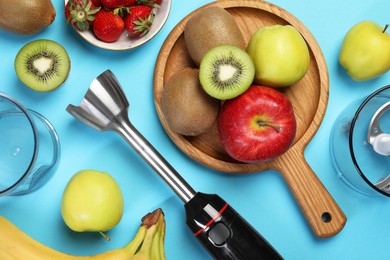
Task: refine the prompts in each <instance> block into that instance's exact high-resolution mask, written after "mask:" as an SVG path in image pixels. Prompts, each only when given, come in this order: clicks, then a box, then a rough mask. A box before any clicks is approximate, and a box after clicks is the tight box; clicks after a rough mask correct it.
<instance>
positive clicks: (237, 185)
mask: <svg viewBox="0 0 390 260" xmlns="http://www.w3.org/2000/svg"><path fill="white" fill-rule="evenodd" d="M208 2H210V1H207V0H198V1H179V0H174V1H173V4H172V10H171V14H170V16H169V19H168V21H167V23H166V24H165V26H164V27H163V29H162V30H161V31H160V33H159V34H158V35H157V36H156V37H155V38H153V39H152V40H151V41H150V42H148V43H147V44H145V45H144V46H142V47H139V48H137V49H134V50H130V51H125V52H113V51H107V50H101V49H98V48H96V47H94V46H91V45H90V44H89V43H87V42H85V41H84V40H82V39H81V38H80V37H79V36H78V35H77V34H76V33H75V31H74V30H73V29H72V28H71V27H70V26H68V25H66V24H65V20H64V17H63V1H61V0H55V1H54V4H55V8H56V10H57V17H56V20H55V21H54V23H53V24H52V25H51V26H50V27H49V28H47V29H46V30H45V31H43V32H41V33H39V34H37V35H34V36H30V37H26V36H17V35H12V34H9V33H5V32H0V53H1V59H0V71H1V73H0V80H1V84H0V91H2V92H6V93H8V94H9V95H12V96H14V97H15V98H16V99H18V100H19V101H20V102H22V103H23V104H24V105H25V106H27V107H28V108H31V109H34V110H36V111H38V112H40V113H42V114H43V115H45V116H46V117H47V118H48V119H49V120H50V121H51V122H52V123H53V125H54V126H55V128H56V129H57V131H58V134H59V136H60V139H61V144H62V156H61V162H60V166H59V168H58V171H57V173H56V175H55V176H54V177H53V179H52V180H51V181H50V182H49V183H48V184H47V185H46V186H44V187H43V188H42V189H41V190H39V191H37V192H35V193H33V194H30V195H26V196H22V197H2V198H0V215H3V216H5V217H7V218H8V219H10V220H11V221H12V222H14V223H15V224H16V225H17V226H18V227H20V228H21V229H22V230H23V231H25V232H26V233H27V234H29V235H30V236H32V237H33V238H35V239H37V240H39V241H40V242H42V243H44V244H46V245H48V246H50V247H52V248H55V249H57V250H60V251H63V252H66V253H71V254H76V255H88V254H96V253H100V252H103V251H105V250H108V249H112V248H116V247H121V246H123V245H125V244H126V243H127V242H128V241H129V239H131V238H132V237H133V235H134V233H135V231H136V229H137V228H138V225H139V223H140V218H141V217H142V216H143V215H144V214H146V213H147V212H149V211H151V210H153V209H155V208H156V207H162V209H163V210H164V212H165V214H166V221H167V233H166V243H165V244H166V255H167V258H168V259H187V260H190V259H209V258H210V257H209V256H208V254H207V253H206V252H205V251H204V250H203V248H202V247H201V246H200V245H199V244H198V243H197V241H196V240H195V238H193V236H192V234H191V233H190V231H189V230H188V229H187V227H186V225H185V219H184V208H183V205H182V202H181V201H180V199H179V198H177V197H176V196H175V195H174V193H173V192H172V191H171V190H170V189H169V187H167V186H166V185H165V183H164V182H163V181H161V180H160V179H159V177H158V176H157V175H156V174H155V173H154V172H152V170H151V169H150V168H149V167H148V166H147V165H146V164H145V163H144V162H143V161H142V160H141V159H140V158H139V157H138V156H137V155H136V154H135V152H133V151H132V150H131V149H130V148H129V147H128V145H127V144H126V143H125V142H124V141H122V140H121V139H120V137H119V136H117V135H115V134H113V133H100V132H97V131H95V130H93V129H91V128H88V127H86V126H84V125H83V124H81V123H79V122H77V121H76V120H74V119H73V118H72V117H71V116H70V115H69V114H68V113H67V112H66V111H65V108H66V106H67V105H68V104H69V103H72V104H79V102H80V101H81V99H82V97H83V95H84V93H85V92H86V90H87V88H88V87H89V84H90V82H91V80H92V79H93V78H94V77H96V76H97V75H98V74H100V73H101V72H103V71H104V70H106V69H111V70H112V71H113V72H114V73H115V74H116V76H117V77H118V79H119V81H120V82H121V83H122V86H123V88H124V90H125V92H126V95H127V97H128V99H129V101H130V103H131V107H130V118H131V121H132V122H133V124H134V125H135V126H136V127H137V128H138V129H139V131H140V132H141V133H143V134H144V135H145V137H146V138H147V139H149V141H150V142H151V143H152V144H153V145H154V146H155V147H156V148H157V149H158V150H159V151H160V152H161V153H162V154H163V155H164V156H165V157H166V159H167V160H168V161H169V162H171V164H172V165H173V166H174V167H175V168H176V169H177V170H178V171H179V172H180V173H181V174H182V175H183V177H184V178H185V179H186V180H187V181H188V182H189V183H190V184H191V185H192V186H193V187H194V188H195V189H197V190H199V191H203V192H208V193H217V194H219V195H220V196H221V197H223V198H224V199H225V200H227V201H228V202H230V204H231V205H232V206H233V207H234V208H235V209H236V210H237V211H239V212H240V213H241V214H242V215H243V216H244V217H245V218H246V219H247V220H248V221H249V222H250V223H252V224H253V226H254V227H255V228H256V229H258V230H259V232H260V233H262V234H263V236H264V237H265V238H266V239H267V240H268V241H269V242H270V243H271V244H272V245H273V246H274V247H275V248H276V249H277V250H278V251H279V252H280V253H281V254H282V255H283V256H284V257H285V258H286V259H368V258H372V259H379V258H381V257H382V258H388V257H389V254H388V250H387V249H388V244H389V243H388V242H389V238H388V230H390V221H389V220H390V203H389V202H390V201H389V199H388V198H384V197H378V198H372V197H367V196H364V195H361V194H359V193H357V192H355V191H353V190H351V189H350V188H348V187H347V186H345V184H344V183H342V182H341V181H340V180H339V179H337V177H336V174H335V171H334V169H333V168H332V163H331V158H330V150H329V136H330V131H331V128H332V125H333V123H334V121H335V119H336V117H337V116H338V114H339V113H340V111H341V110H342V109H343V108H344V107H345V106H346V105H348V104H349V103H350V102H351V101H353V100H355V99H357V98H360V97H364V96H366V95H368V94H369V93H371V92H373V91H374V90H376V89H378V88H380V87H382V86H384V85H386V84H389V83H390V74H386V75H383V76H381V77H380V78H378V79H376V80H372V81H367V82H364V83H357V82H354V81H352V80H351V79H349V78H348V77H347V76H346V74H345V72H344V71H343V69H341V67H340V66H339V65H338V61H337V57H338V52H339V49H340V44H341V41H342V39H343V37H344V35H345V33H346V32H347V30H348V29H349V28H350V27H351V26H353V25H354V24H356V23H357V22H359V21H361V20H366V19H370V20H373V21H375V22H377V23H379V24H381V25H384V24H386V23H389V22H390V21H389V8H390V2H388V0H371V1H354V0H344V1H339V0H328V1H309V0H294V1H291V0H273V1H271V2H272V3H274V4H277V5H279V6H280V7H282V8H284V9H286V10H288V11H289V12H290V13H292V14H294V15H295V16H296V17H297V18H298V19H300V20H301V21H302V22H303V23H304V24H305V25H306V27H307V28H308V29H309V30H310V31H311V32H312V34H313V35H314V37H315V38H316V39H317V41H318V43H319V45H320V47H321V48H322V50H323V53H324V55H325V59H326V61H327V64H328V70H329V77H330V96H329V104H328V108H327V111H326V114H325V118H324V120H323V123H322V125H321V127H320V129H319V130H318V132H317V134H316V136H315V137H314V139H313V140H312V142H311V143H310V144H309V145H308V147H307V149H306V159H307V161H308V162H309V164H310V165H311V167H312V168H313V170H314V171H315V172H316V173H317V175H318V177H319V178H320V180H321V181H322V182H323V183H324V185H325V187H326V188H327V189H328V190H329V192H330V193H331V195H332V196H333V197H334V199H335V200H336V201H337V203H338V204H339V205H340V207H341V208H342V210H343V211H344V213H345V214H346V216H347V218H348V220H347V223H346V225H345V227H344V229H343V230H342V231H341V232H340V233H339V234H337V235H336V236H334V237H332V238H328V239H320V238H317V237H315V235H313V233H312V231H311V229H310V228H309V226H308V224H307V222H306V220H305V218H304V217H303V215H302V213H301V210H300V208H299V207H298V206H297V204H296V202H295V200H294V198H293V197H292V195H291V193H290V190H289V189H288V187H287V186H286V184H285V182H284V180H283V178H282V177H281V176H280V175H279V174H278V173H277V172H274V171H267V172H263V173H257V174H253V175H248V176H232V175H227V174H221V173H219V172H216V171H213V170H210V169H208V168H205V167H203V166H201V165H199V164H197V163H196V162H193V161H192V160H190V159H189V158H188V157H187V156H186V155H184V154H183V153H182V152H181V151H180V150H179V149H177V148H176V147H175V145H174V144H173V143H172V142H171V141H170V139H169V138H168V136H167V135H166V133H165V132H164V130H163V128H162V126H161V125H160V122H159V120H158V117H157V114H156V112H155V108H154V103H153V86H152V80H153V70H154V64H155V60H156V57H157V55H158V52H159V49H160V47H161V45H162V44H163V42H164V40H165V38H166V37H167V35H168V34H169V32H170V31H171V30H172V29H173V28H174V26H175V25H176V24H177V23H178V22H179V21H180V20H181V19H182V18H183V17H185V16H186V15H187V14H188V13H190V12H191V11H193V10H194V9H196V8H198V7H200V6H202V5H204V4H206V3H208ZM39 38H48V39H52V40H55V41H58V42H59V43H61V44H62V45H63V46H64V47H65V48H66V49H67V50H68V52H69V55H70V58H71V61H72V69H71V72H70V75H69V78H68V80H67V82H66V84H65V85H64V86H63V87H62V88H60V89H58V90H57V91H54V92H51V93H36V92H33V91H31V90H29V89H28V88H26V87H25V86H23V85H22V84H21V83H20V82H19V81H18V79H17V77H16V75H15V72H14V68H13V60H14V58H15V56H16V53H17V52H18V50H19V49H20V48H21V47H22V46H23V45H24V44H26V43H27V42H29V41H31V40H34V39H39ZM81 169H96V170H101V171H107V172H109V173H111V174H112V175H113V176H114V178H115V179H116V180H117V181H118V182H119V183H120V185H121V188H122V190H123V193H124V196H125V212H124V216H123V219H122V221H121V222H120V223H119V225H118V226H117V227H115V228H114V229H113V230H112V231H111V232H109V233H108V234H109V235H110V236H111V241H110V242H106V241H104V239H102V238H101V237H100V236H99V235H98V234H95V233H93V234H90V233H88V234H87V233H84V234H80V233H75V232H72V231H70V230H69V229H68V228H67V227H66V226H65V224H64V222H63V221H62V218H61V213H60V200H61V196H62V191H63V189H64V187H65V185H66V183H67V181H68V180H69V179H70V177H71V176H72V175H73V174H74V173H75V172H77V171H79V170H81Z"/></svg>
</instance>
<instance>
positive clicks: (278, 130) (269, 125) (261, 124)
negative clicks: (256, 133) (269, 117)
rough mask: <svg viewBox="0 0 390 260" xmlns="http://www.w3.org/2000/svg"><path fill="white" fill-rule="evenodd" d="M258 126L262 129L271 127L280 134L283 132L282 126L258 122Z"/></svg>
mask: <svg viewBox="0 0 390 260" xmlns="http://www.w3.org/2000/svg"><path fill="white" fill-rule="evenodd" d="M257 124H258V125H259V126H261V127H265V126H268V127H271V128H273V129H275V130H276V132H278V133H280V131H281V130H282V129H281V127H280V126H277V125H274V124H272V123H269V122H264V121H258V122H257Z"/></svg>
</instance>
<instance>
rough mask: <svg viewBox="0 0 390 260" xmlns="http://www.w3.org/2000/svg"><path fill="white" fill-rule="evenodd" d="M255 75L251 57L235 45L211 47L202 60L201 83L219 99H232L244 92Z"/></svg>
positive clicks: (211, 94)
mask: <svg viewBox="0 0 390 260" xmlns="http://www.w3.org/2000/svg"><path fill="white" fill-rule="evenodd" d="M254 76H255V66H254V64H253V61H252V59H251V57H250V56H249V55H248V54H247V53H246V52H245V51H244V50H242V49H241V48H239V47H237V46H234V45H220V46H217V47H214V48H211V49H210V50H208V51H207V52H206V54H205V55H204V57H203V58H202V61H201V62H200V67H199V79H200V83H201V85H202V87H203V89H204V90H205V91H206V93H208V94H209V95H210V96H212V97H214V98H217V99H221V100H226V99H231V98H234V97H236V96H238V95H240V94H242V93H244V92H245V91H246V90H247V89H248V88H249V87H250V85H251V84H252V82H253V79H254Z"/></svg>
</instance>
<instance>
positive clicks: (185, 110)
mask: <svg viewBox="0 0 390 260" xmlns="http://www.w3.org/2000/svg"><path fill="white" fill-rule="evenodd" d="M161 105H162V112H163V114H164V116H165V119H166V121H167V123H168V126H169V127H170V128H171V129H172V130H173V131H175V132H176V133H178V134H181V135H185V136H197V135H200V134H202V133H204V132H206V131H207V130H209V129H210V128H211V127H212V126H213V125H214V123H215V121H216V119H217V117H218V112H219V109H220V106H221V102H220V101H219V100H217V99H214V98H213V97H211V96H209V95H208V94H207V93H206V92H204V90H203V89H202V87H201V86H200V82H199V70H198V69H194V68H185V69H183V70H181V71H179V72H177V73H175V74H174V75H172V76H171V77H170V78H169V79H168V81H167V82H166V84H165V86H164V89H163V93H162V101H161Z"/></svg>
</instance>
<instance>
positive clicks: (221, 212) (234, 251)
mask: <svg viewBox="0 0 390 260" xmlns="http://www.w3.org/2000/svg"><path fill="white" fill-rule="evenodd" d="M185 209H186V216H187V225H188V226H189V227H190V229H191V230H192V232H193V234H194V236H195V237H196V238H197V239H198V240H199V241H200V242H201V244H202V245H203V246H204V247H205V248H206V249H207V250H208V251H209V253H210V254H211V255H212V256H213V257H214V258H215V259H245V260H251V259H256V260H259V259H267V260H268V259H283V258H282V256H281V255H280V254H279V253H278V252H277V251H276V250H275V249H274V248H273V247H272V246H271V245H270V244H269V243H268V242H267V241H266V240H265V239H264V238H263V236H261V235H260V234H259V233H258V232H257V231H256V230H255V229H254V228H253V227H252V226H251V225H250V224H249V223H248V222H247V221H246V220H245V219H244V218H243V217H241V216H240V214H238V213H237V211H235V210H234V209H233V208H232V207H231V206H230V205H229V204H228V203H227V202H225V201H224V200H223V199H222V198H220V197H219V196H218V195H214V194H204V193H200V192H198V193H197V194H196V195H195V196H194V198H192V199H191V200H190V201H189V202H188V203H186V204H185Z"/></svg>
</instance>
